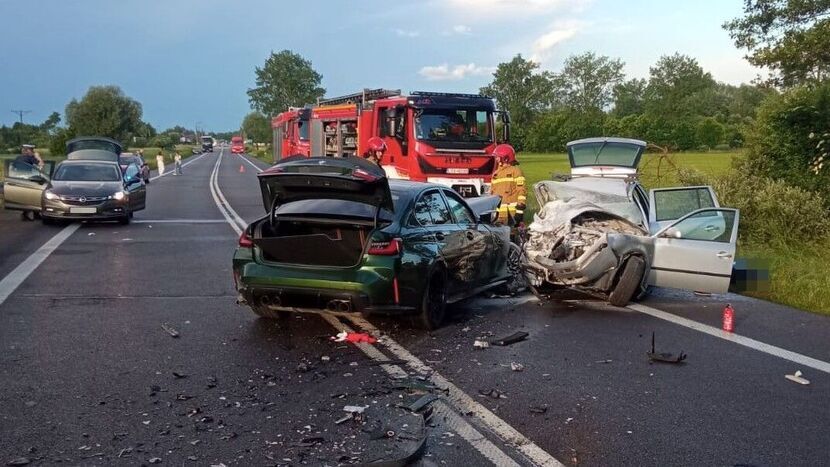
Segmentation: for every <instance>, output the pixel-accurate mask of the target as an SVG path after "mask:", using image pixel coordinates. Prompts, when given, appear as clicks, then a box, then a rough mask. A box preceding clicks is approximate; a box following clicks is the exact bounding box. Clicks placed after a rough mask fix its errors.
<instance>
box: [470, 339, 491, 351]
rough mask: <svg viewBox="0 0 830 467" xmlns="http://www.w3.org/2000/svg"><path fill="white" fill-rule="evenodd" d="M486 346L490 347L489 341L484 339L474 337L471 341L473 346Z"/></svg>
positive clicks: (480, 347)
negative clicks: (473, 340)
mask: <svg viewBox="0 0 830 467" xmlns="http://www.w3.org/2000/svg"><path fill="white" fill-rule="evenodd" d="M487 347H490V343H489V342H487V341H485V340H481V339H476V340H475V342H473V348H476V349H486V348H487Z"/></svg>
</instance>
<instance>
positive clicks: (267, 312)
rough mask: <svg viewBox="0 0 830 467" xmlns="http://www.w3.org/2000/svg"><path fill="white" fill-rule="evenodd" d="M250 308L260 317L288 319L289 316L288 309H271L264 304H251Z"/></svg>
mask: <svg viewBox="0 0 830 467" xmlns="http://www.w3.org/2000/svg"><path fill="white" fill-rule="evenodd" d="M251 310H253V312H254V313H256V314H257V316H259V317H260V318H265V319H288V318H289V317H291V312H290V311H285V310H272V309H271V308H267V307H264V306H258V305H257V306H254V305H251Z"/></svg>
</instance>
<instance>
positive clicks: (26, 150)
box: [14, 144, 43, 221]
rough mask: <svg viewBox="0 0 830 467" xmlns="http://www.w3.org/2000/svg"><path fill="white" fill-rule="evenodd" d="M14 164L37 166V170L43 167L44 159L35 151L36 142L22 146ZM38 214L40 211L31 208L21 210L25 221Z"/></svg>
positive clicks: (32, 218)
mask: <svg viewBox="0 0 830 467" xmlns="http://www.w3.org/2000/svg"><path fill="white" fill-rule="evenodd" d="M14 164H15V165H16V166H21V164H28V165H29V166H31V167H33V168H36V169H37V170H41V169H43V159H41V157H40V154H38V153H37V152H35V145H34V144H24V145H22V146H21V147H20V155H19V156H17V157H16V158H15V159H14ZM23 167H25V165H23ZM38 215H39V213H38V212H36V211H31V210H23V211H21V212H20V217H21V219H23V220H24V221H33V220H35V218H36V217H38Z"/></svg>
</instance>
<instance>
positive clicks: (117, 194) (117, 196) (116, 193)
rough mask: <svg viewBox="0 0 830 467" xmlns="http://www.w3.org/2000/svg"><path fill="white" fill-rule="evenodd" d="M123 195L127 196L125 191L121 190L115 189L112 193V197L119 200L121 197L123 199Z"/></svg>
mask: <svg viewBox="0 0 830 467" xmlns="http://www.w3.org/2000/svg"><path fill="white" fill-rule="evenodd" d="M125 196H127V193H124V192H123V191H117V192H115V194H114V195H112V199H114V200H118V201H121V200H122V199H124V197H125Z"/></svg>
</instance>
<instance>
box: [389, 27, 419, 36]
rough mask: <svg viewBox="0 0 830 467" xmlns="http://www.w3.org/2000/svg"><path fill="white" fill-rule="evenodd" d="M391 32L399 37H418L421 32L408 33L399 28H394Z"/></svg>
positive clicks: (408, 31)
mask: <svg viewBox="0 0 830 467" xmlns="http://www.w3.org/2000/svg"><path fill="white" fill-rule="evenodd" d="M392 31H394V32H395V34H397V35H398V36H400V37H418V36H420V35H421V31H410V30H406V29H401V28H395V29H393V30H392Z"/></svg>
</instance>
